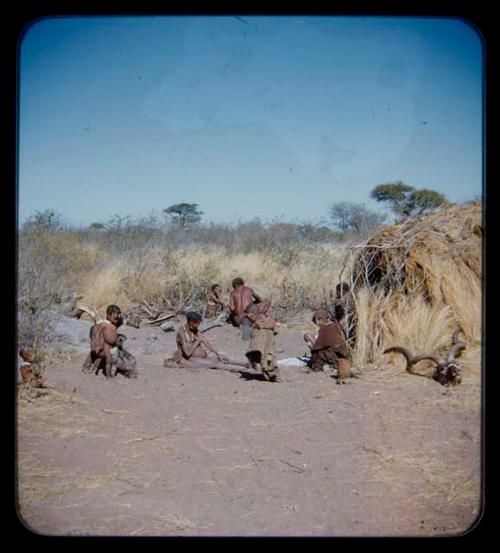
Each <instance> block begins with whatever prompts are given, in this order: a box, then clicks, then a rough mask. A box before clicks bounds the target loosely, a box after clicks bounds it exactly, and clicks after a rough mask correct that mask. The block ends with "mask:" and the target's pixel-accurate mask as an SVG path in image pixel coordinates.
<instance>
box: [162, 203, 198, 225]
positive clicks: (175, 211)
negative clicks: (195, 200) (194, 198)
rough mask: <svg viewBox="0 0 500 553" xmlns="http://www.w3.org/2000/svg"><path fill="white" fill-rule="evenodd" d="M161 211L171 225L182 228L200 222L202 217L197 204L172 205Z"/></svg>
mask: <svg viewBox="0 0 500 553" xmlns="http://www.w3.org/2000/svg"><path fill="white" fill-rule="evenodd" d="M163 211H164V213H165V214H166V216H167V217H168V218H169V219H170V220H171V221H172V222H173V223H175V224H177V225H179V226H180V227H182V228H185V227H187V226H189V225H193V224H195V223H198V222H200V221H201V216H202V215H203V212H202V211H200V210H199V209H198V204H188V203H179V204H174V205H171V206H170V207H167V208H166V209H164V210H163Z"/></svg>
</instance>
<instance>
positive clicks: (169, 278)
mask: <svg viewBox="0 0 500 553" xmlns="http://www.w3.org/2000/svg"><path fill="white" fill-rule="evenodd" d="M288 230H289V229H287V228H285V229H280V232H281V234H279V236H280V238H279V240H278V239H276V240H274V238H275V237H276V236H278V234H276V229H274V230H273V229H272V228H269V229H266V228H265V227H262V226H259V225H257V226H255V228H254V227H252V228H249V229H246V230H242V231H241V232H242V233H243V234H240V235H239V237H240V238H242V237H243V238H245V240H243V241H242V240H240V241H239V242H238V244H239V245H238V246H237V247H236V246H235V242H234V240H236V239H237V238H238V234H237V233H235V234H234V235H231V234H230V232H229V231H227V232H225V236H224V237H222V235H221V236H219V238H218V239H217V241H216V242H214V243H212V244H211V243H209V242H207V241H206V240H205V238H206V236H204V234H203V233H202V232H198V231H196V232H198V234H196V232H195V231H193V236H192V237H191V238H192V241H191V242H188V243H185V244H184V243H181V242H173V241H172V240H173V239H174V238H175V236H174V235H171V236H170V235H168V236H167V235H162V234H161V233H160V231H158V230H152V229H143V230H142V231H141V230H140V229H135V230H134V232H133V233H132V234H131V233H130V232H129V231H127V232H128V233H127V232H125V233H122V234H120V233H119V232H118V233H117V232H116V231H112V230H108V231H105V232H104V233H102V234H100V235H99V236H97V237H96V236H94V235H91V234H85V233H83V234H82V233H77V232H70V231H62V230H60V229H59V230H57V229H56V230H46V229H45V230H44V229H38V230H37V229H28V230H27V231H26V232H25V233H24V234H22V235H21V240H20V254H21V255H20V267H19V268H20V280H21V287H20V288H21V290H22V292H23V293H25V294H27V295H29V294H30V291H32V295H33V296H36V298H45V299H43V301H42V302H41V300H39V299H37V301H38V303H39V305H40V306H42V307H43V306H46V305H47V304H49V303H50V301H51V300H54V298H55V295H56V292H57V295H59V296H61V295H64V293H66V294H69V293H70V292H75V293H78V294H80V295H81V296H83V297H82V302H84V303H88V304H90V305H92V306H93V307H95V308H98V309H99V310H101V312H102V311H103V310H104V309H105V307H106V306H107V305H109V304H110V303H115V304H118V305H119V306H120V307H121V308H122V309H123V310H126V309H128V308H129V307H131V306H133V305H134V304H136V303H137V302H139V301H141V300H142V299H145V300H147V301H149V302H155V301H157V300H162V299H163V300H167V301H168V302H169V303H171V304H172V305H174V306H178V307H181V306H182V307H184V306H189V307H190V308H193V309H197V310H200V311H201V310H202V309H203V307H204V305H205V302H206V296H207V293H208V291H209V289H210V286H211V285H212V284H213V283H219V284H221V285H222V288H223V294H224V296H225V297H226V299H227V298H228V296H229V293H230V291H231V280H232V279H233V278H234V277H236V276H241V277H243V278H244V280H245V282H246V283H247V284H249V285H250V286H252V287H253V288H254V289H255V290H256V291H257V292H258V293H260V294H261V295H262V296H264V297H267V298H270V299H271V300H272V302H273V310H274V314H275V315H277V316H278V318H280V319H281V321H282V322H284V323H288V324H289V325H294V324H301V325H302V324H304V323H305V322H308V321H310V314H311V310H312V309H313V308H314V307H316V306H317V305H318V304H321V303H330V302H331V299H332V294H333V291H334V288H335V285H336V284H337V282H338V281H339V279H342V280H347V281H351V282H352V283H353V284H354V285H355V297H356V300H357V305H358V316H359V330H358V341H357V345H356V349H355V351H354V352H353V364H354V365H355V366H358V367H363V366H366V365H367V364H368V363H370V364H375V365H377V367H378V368H379V370H382V371H388V372H390V371H394V372H395V371H398V372H399V371H401V370H402V368H403V366H404V363H403V360H402V358H401V356H397V355H391V356H384V355H382V351H383V350H384V349H385V348H387V347H390V346H394V345H402V346H405V347H407V348H409V349H410V350H412V351H413V352H423V351H425V352H431V351H432V352H434V353H443V352H444V351H445V350H446V349H447V348H448V347H449V345H450V339H451V336H452V333H453V331H454V330H455V328H456V327H457V326H458V325H459V326H461V328H462V329H463V335H462V338H463V339H465V341H466V343H467V351H466V352H465V354H464V357H466V356H468V355H469V352H470V351H471V350H474V351H477V350H476V349H475V348H477V347H478V346H480V341H481V330H482V316H481V308H482V305H481V293H482V283H481V275H482V268H481V244H482V228H481V208H480V206H479V205H467V206H452V207H449V208H447V209H443V210H440V211H438V212H436V213H433V214H431V215H427V216H421V217H419V218H415V219H410V220H408V221H406V222H404V223H400V224H397V225H392V226H389V227H385V228H384V229H382V230H381V231H379V232H378V233H376V234H375V235H374V236H373V237H372V238H370V239H369V240H367V241H366V242H364V243H362V244H358V245H355V246H354V247H353V248H352V249H348V247H347V244H345V243H343V244H339V243H338V242H337V243H336V242H333V241H331V242H324V241H323V242H321V241H317V242H314V241H304V240H302V239H300V238H296V237H294V238H293V239H290V238H289V237H288V238H287V233H288ZM208 231H209V229H205V231H204V232H205V233H206V232H208ZM141 232H142V233H143V234H141ZM245 233H246V234H245ZM273 233H274V234H273ZM258 237H260V238H259V240H260V243H257V242H256V240H257V238H258ZM266 237H267V238H266ZM132 238H133V239H132ZM222 238H225V240H222ZM250 238H252V239H253V242H252V240H249V239H250ZM167 239H168V240H171V242H168V241H166V240H167ZM229 239H231V240H233V244H232V245H231V243H230V240H229ZM243 243H244V244H250V245H251V247H250V246H248V247H247V246H245V247H243V246H242V244H243ZM377 279H378V280H377ZM44 291H45V292H44ZM54 301H55V300H54ZM40 302H41V303H40ZM39 312H40V311H38V313H39ZM23 313H24V312H23ZM37 317H39V315H36V314H35V315H30V314H29V313H24V314H23V316H22V321H24V322H26V324H24V323H23V324H22V325H21V327H22V329H24V328H26V332H24V331H23V332H21V334H22V337H26V338H25V339H28V338H30V337H31V338H32V337H33V336H34V335H35V334H37V333H38V335H41V333H42V329H43V331H44V332H45V331H46V330H47V329H48V326H47V325H45V324H42V323H43V320H42V319H40V321H39V322H40V324H38V326H36V325H35V323H36V321H37ZM30 325H31V327H32V328H29V327H30ZM31 338H30V339H31ZM49 338H50V336H49V335H48V334H47V336H45V338H44V340H45V341H47V340H49ZM23 339H24V338H23ZM31 341H33V340H31ZM41 341H43V340H41ZM49 341H50V340H49ZM469 361H470V360H469ZM479 366H480V360H479V357H477V358H476V363H470V362H468V363H467V367H466V370H467V371H470V370H472V371H474V372H475V373H476V374H477V373H478V372H479ZM420 367H422V368H423V369H424V370H425V369H426V366H425V363H422V364H421V365H419V368H420Z"/></svg>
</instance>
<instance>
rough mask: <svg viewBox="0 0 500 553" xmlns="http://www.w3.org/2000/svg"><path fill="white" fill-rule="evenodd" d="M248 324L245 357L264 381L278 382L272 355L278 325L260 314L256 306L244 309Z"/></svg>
mask: <svg viewBox="0 0 500 553" xmlns="http://www.w3.org/2000/svg"><path fill="white" fill-rule="evenodd" d="M246 316H247V318H248V320H249V322H250V339H251V341H250V347H249V349H248V352H247V353H246V356H247V358H248V360H249V361H250V363H251V364H252V368H254V369H255V370H258V371H259V372H261V373H262V374H263V375H264V378H265V379H266V380H269V381H271V382H279V369H278V365H277V364H276V359H275V355H274V337H275V335H276V334H277V331H276V328H277V327H278V326H279V323H278V322H277V321H276V319H274V318H273V317H269V316H267V315H264V314H263V313H261V312H260V309H259V307H258V305H256V304H250V305H249V306H248V307H247V309H246Z"/></svg>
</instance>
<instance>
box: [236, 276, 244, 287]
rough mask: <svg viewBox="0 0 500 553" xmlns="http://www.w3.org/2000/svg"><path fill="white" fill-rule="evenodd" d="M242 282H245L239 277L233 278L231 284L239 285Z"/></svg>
mask: <svg viewBox="0 0 500 553" xmlns="http://www.w3.org/2000/svg"><path fill="white" fill-rule="evenodd" d="M242 284H245V283H244V282H243V279H242V278H240V277H236V278H233V286H241V285H242Z"/></svg>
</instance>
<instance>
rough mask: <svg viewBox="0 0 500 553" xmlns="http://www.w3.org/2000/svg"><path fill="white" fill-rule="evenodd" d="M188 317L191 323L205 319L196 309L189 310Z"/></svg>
mask: <svg viewBox="0 0 500 553" xmlns="http://www.w3.org/2000/svg"><path fill="white" fill-rule="evenodd" d="M186 319H187V321H188V322H191V323H197V322H199V321H201V320H202V319H203V317H202V316H201V315H200V314H199V313H197V312H196V311H189V312H188V313H187V315H186Z"/></svg>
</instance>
